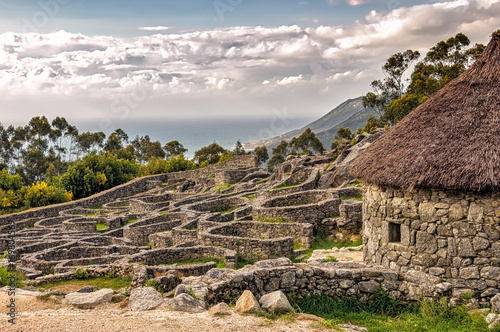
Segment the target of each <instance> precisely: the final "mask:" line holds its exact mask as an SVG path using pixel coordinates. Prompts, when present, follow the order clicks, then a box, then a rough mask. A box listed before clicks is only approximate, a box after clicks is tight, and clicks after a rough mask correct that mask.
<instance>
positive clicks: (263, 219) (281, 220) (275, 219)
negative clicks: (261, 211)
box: [254, 217, 289, 223]
mask: <svg viewBox="0 0 500 332" xmlns="http://www.w3.org/2000/svg"><path fill="white" fill-rule="evenodd" d="M254 220H256V221H260V222H270V223H280V222H289V221H288V220H285V219H283V218H281V217H278V218H274V219H265V218H255V219H254Z"/></svg>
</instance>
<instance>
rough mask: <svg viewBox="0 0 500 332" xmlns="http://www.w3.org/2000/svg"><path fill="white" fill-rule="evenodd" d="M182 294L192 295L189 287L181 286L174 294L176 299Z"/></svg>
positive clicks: (176, 288)
mask: <svg viewBox="0 0 500 332" xmlns="http://www.w3.org/2000/svg"><path fill="white" fill-rule="evenodd" d="M181 294H188V295H189V294H191V289H189V287H188V286H186V285H183V284H180V285H178V286H177V287H175V292H174V297H175V296H178V295H181Z"/></svg>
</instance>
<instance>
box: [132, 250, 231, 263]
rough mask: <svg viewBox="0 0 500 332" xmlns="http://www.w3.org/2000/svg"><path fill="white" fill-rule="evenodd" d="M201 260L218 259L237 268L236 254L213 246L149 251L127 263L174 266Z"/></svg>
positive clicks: (133, 256)
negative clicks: (178, 263)
mask: <svg viewBox="0 0 500 332" xmlns="http://www.w3.org/2000/svg"><path fill="white" fill-rule="evenodd" d="M199 258H217V259H221V260H224V261H225V262H226V266H227V268H236V262H237V257H236V252H235V251H233V250H228V249H224V248H217V247H212V246H195V247H183V248H162V249H154V250H148V251H145V252H140V253H138V254H135V255H132V256H130V257H129V258H127V260H126V262H127V263H135V262H141V263H144V264H146V265H160V264H173V263H176V262H180V261H186V260H196V259H199Z"/></svg>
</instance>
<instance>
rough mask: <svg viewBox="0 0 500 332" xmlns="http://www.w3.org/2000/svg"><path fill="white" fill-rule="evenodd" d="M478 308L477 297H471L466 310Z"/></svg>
mask: <svg viewBox="0 0 500 332" xmlns="http://www.w3.org/2000/svg"><path fill="white" fill-rule="evenodd" d="M476 309H479V301H478V300H477V299H471V300H470V301H469V303H467V311H471V310H476Z"/></svg>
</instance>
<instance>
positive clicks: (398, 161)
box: [350, 31, 500, 192]
mask: <svg viewBox="0 0 500 332" xmlns="http://www.w3.org/2000/svg"><path fill="white" fill-rule="evenodd" d="M350 175H351V176H354V177H357V178H362V179H363V180H364V181H365V182H366V183H373V184H378V185H389V186H393V187H401V188H405V189H407V188H411V187H421V188H422V187H423V188H438V189H455V190H461V191H476V192H491V191H500V31H497V32H496V33H494V34H493V37H492V40H491V42H490V43H489V44H488V46H487V47H486V49H485V50H484V52H483V54H482V55H481V56H480V57H479V59H478V60H477V61H476V62H475V63H474V64H473V65H472V66H471V67H470V68H469V69H468V70H467V71H466V72H465V73H463V74H462V75H461V76H460V77H458V78H456V79H455V80H453V81H451V82H450V83H448V84H447V85H446V86H445V87H444V88H443V89H441V90H440V91H439V92H437V93H436V94H435V95H434V96H433V97H431V98H429V99H428V100H427V101H426V102H425V103H424V104H422V105H420V106H419V107H418V108H417V109H415V110H414V111H412V112H411V113H410V114H408V115H407V116H406V117H405V118H404V119H403V120H402V121H401V122H400V123H398V124H397V125H396V126H394V127H393V128H392V129H391V130H389V131H388V132H387V133H386V134H385V135H383V136H382V137H381V138H379V139H378V140H377V141H375V142H374V143H373V144H372V145H371V146H370V147H368V148H367V149H366V150H365V151H364V152H363V153H362V154H361V155H360V156H359V157H358V158H357V159H356V161H355V162H354V163H353V165H352V167H351V169H350Z"/></svg>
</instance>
